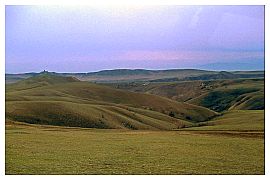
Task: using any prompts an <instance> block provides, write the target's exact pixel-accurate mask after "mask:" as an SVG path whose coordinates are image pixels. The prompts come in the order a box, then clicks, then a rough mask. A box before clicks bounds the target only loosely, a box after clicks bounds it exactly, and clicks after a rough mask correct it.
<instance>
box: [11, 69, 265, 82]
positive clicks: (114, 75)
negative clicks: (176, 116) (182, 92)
mask: <svg viewBox="0 0 270 180" xmlns="http://www.w3.org/2000/svg"><path fill="white" fill-rule="evenodd" d="M41 73H43V72H41ZM39 74H40V73H25V74H6V83H14V82H17V81H19V80H22V79H25V78H29V77H33V76H37V75H39ZM52 74H55V75H60V76H72V77H75V78H77V79H79V80H81V81H91V82H98V83H111V82H175V81H187V80H215V79H239V78H263V77H264V71H243V72H242V71H230V72H227V71H206V70H199V69H169V70H145V69H114V70H103V71H99V72H89V73H52Z"/></svg>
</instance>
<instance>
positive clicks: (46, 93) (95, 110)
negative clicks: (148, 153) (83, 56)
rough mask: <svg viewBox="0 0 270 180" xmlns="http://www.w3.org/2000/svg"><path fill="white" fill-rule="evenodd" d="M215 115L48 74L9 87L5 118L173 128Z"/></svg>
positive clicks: (32, 121)
mask: <svg viewBox="0 0 270 180" xmlns="http://www.w3.org/2000/svg"><path fill="white" fill-rule="evenodd" d="M216 115H218V113H216V112H214V111H211V110H209V109H207V108H204V107H200V106H197V105H191V104H188V103H181V102H177V101H173V100H170V99H168V98H164V97H160V96H156V95H151V94H144V93H135V92H129V91H124V90H118V89H114V88H111V87H107V86H102V85H97V84H94V83H89V82H81V81H79V80H78V79H75V78H72V77H61V76H57V75H55V74H49V73H46V74H40V75H37V76H34V77H31V78H28V79H26V80H22V81H19V82H17V83H14V84H10V85H7V86H6V117H7V118H8V119H11V120H16V121H23V122H27V123H38V124H50V125H62V126H78V127H92V128H124V129H125V128H127V129H163V130H169V129H175V128H181V127H187V126H190V125H192V123H194V122H201V121H207V120H209V119H211V118H212V117H214V116H216Z"/></svg>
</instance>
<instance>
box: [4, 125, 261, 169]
mask: <svg viewBox="0 0 270 180" xmlns="http://www.w3.org/2000/svg"><path fill="white" fill-rule="evenodd" d="M6 174H264V139H263V137H260V136H254V137H252V136H251V137H248V136H241V135H240V136H226V135H222V134H212V133H209V134H208V133H205V131H204V132H203V133H200V132H199V131H196V132H193V131H130V130H119V129H118V130H112V129H111V130H108V129H106V130H104V129H103V130H102V129H86V128H67V127H56V126H44V125H43V126H42V125H29V124H23V123H18V122H12V121H7V123H6Z"/></svg>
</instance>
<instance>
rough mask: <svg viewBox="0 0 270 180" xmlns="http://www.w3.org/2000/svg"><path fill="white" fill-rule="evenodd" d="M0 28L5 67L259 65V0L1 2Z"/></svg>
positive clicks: (18, 69) (25, 69) (65, 69)
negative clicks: (227, 1)
mask: <svg viewBox="0 0 270 180" xmlns="http://www.w3.org/2000/svg"><path fill="white" fill-rule="evenodd" d="M5 30H6V72H7V73H19V72H33V71H34V72H38V71H41V70H43V69H46V70H49V71H57V72H91V71H98V70H103V69H115V68H131V69H135V68H144V69H171V68H199V67H205V65H206V66H207V64H220V65H221V66H222V63H224V64H227V65H228V63H231V64H232V67H233V65H234V64H237V65H239V64H241V63H242V64H246V65H247V64H249V65H247V66H245V67H246V68H247V69H249V68H250V69H262V68H263V65H264V6H144V7H140V6H122V7H91V6H87V7H80V6H6V29H5ZM210 69H211V68H210ZM235 69H236V70H237V69H239V67H235Z"/></svg>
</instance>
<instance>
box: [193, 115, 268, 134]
mask: <svg viewBox="0 0 270 180" xmlns="http://www.w3.org/2000/svg"><path fill="white" fill-rule="evenodd" d="M264 120H265V117H264V110H233V111H227V112H225V113H224V114H223V115H222V116H218V117H216V118H214V119H212V120H211V121H208V122H205V123H200V124H201V127H192V128H188V130H216V131H264ZM202 125H203V126H202Z"/></svg>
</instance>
